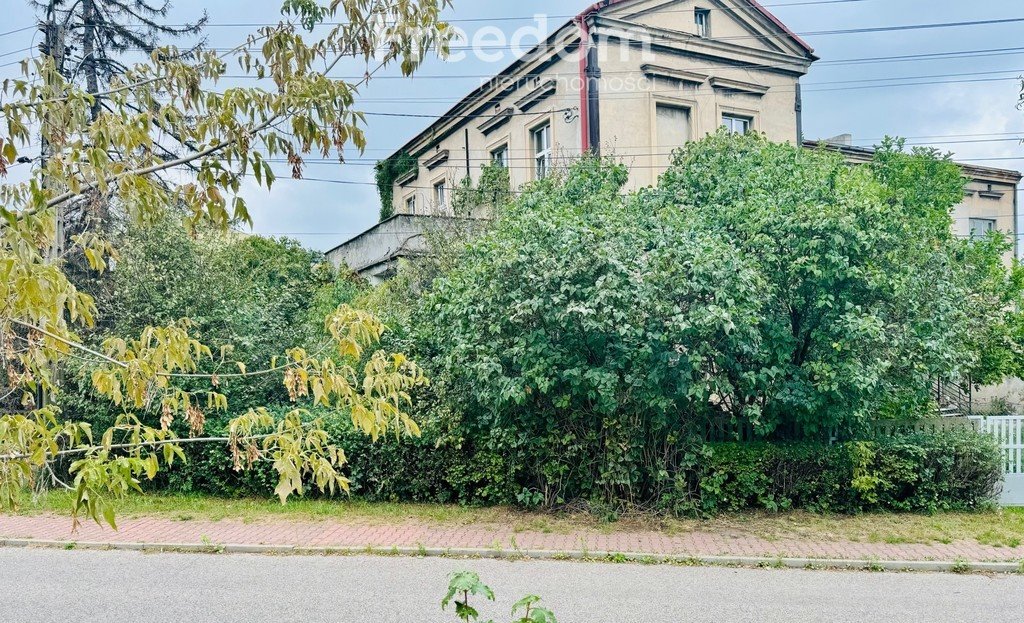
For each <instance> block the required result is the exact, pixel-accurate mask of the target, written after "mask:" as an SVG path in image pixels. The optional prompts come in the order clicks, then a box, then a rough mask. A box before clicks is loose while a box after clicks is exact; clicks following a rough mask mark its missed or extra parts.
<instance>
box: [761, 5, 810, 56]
mask: <svg viewBox="0 0 1024 623" xmlns="http://www.w3.org/2000/svg"><path fill="white" fill-rule="evenodd" d="M747 2H749V3H750V6H752V7H754V8H755V9H757V10H758V11H760V12H761V14H762V15H764V16H765V17H767V18H768V19H770V20H771V21H772V22H773V23H774V24H775V25H776V26H778V27H779V28H781V29H782V30H783V31H785V33H786V34H787V35H789V36H790V37H793V40H794V41H796V42H797V43H799V44H800V47H802V48H803V49H805V50H807V52H808V54H814V48H812V47H811V46H810V45H809V44H808V43H807V42H806V41H804V40H803V39H801V38H800V36H799V35H797V34H796V33H795V32H793V31H792V30H790V29H789V26H786V25H785V24H783V23H782V20H780V19H779V18H777V17H775V16H774V15H772V12H771V11H769V10H768V9H766V8H764V7H763V6H761V4H760V3H759V2H758V1H757V0H747Z"/></svg>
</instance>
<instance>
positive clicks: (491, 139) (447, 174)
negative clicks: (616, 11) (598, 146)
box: [394, 57, 581, 215]
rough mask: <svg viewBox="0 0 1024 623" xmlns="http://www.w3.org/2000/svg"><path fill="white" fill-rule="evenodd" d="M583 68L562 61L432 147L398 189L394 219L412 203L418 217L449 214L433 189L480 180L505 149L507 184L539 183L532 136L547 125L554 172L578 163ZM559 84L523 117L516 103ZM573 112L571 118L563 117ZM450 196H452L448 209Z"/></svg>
mask: <svg viewBox="0 0 1024 623" xmlns="http://www.w3.org/2000/svg"><path fill="white" fill-rule="evenodd" d="M578 75H579V63H578V61H577V60H576V59H575V57H573V59H572V60H569V59H563V60H559V61H556V62H555V64H554V65H552V66H550V67H549V68H548V69H547V70H546V71H545V72H544V73H543V74H542V77H541V78H537V79H532V80H529V81H528V82H527V84H526V85H525V86H523V87H521V88H519V89H515V90H514V91H512V92H511V93H508V94H507V95H505V96H503V97H497V98H494V99H492V100H489V101H490V102H493V105H491V106H489V107H488V112H487V113H484V114H482V115H479V116H477V117H474V118H472V119H470V120H468V121H467V122H466V123H464V124H462V125H461V126H460V127H459V128H458V130H457V131H455V132H453V133H451V134H450V135H449V136H447V137H445V138H443V139H441V140H439V141H437V142H435V143H433V144H432V145H431V146H430V148H429V149H428V150H427V151H426V152H424V153H423V154H422V155H421V156H420V157H419V158H418V161H419V168H418V175H417V176H416V178H415V179H413V180H411V181H409V182H407V183H406V184H404V185H403V184H397V183H396V184H395V193H394V201H395V213H396V214H404V213H407V212H408V210H407V202H408V200H409V198H410V197H415V198H416V213H417V214H432V215H437V214H442V215H446V214H451V211H450V209H449V207H448V206H445V205H438V202H437V201H436V200H435V198H434V185H435V184H436V183H438V182H440V181H442V180H443V181H445V182H446V184H447V188H448V189H452V188H454V187H456V186H457V185H458V184H459V182H460V181H462V180H463V179H465V177H466V175H467V172H468V174H469V176H470V178H471V179H472V180H473V181H474V183H475V182H477V181H478V180H479V179H480V170H481V168H482V167H484V166H485V165H487V164H489V163H490V161H491V152H492V151H494V150H495V149H497V148H498V147H500V146H502V145H506V146H507V147H508V149H509V152H508V158H509V165H508V168H509V178H510V181H511V185H512V188H517V187H519V186H522V185H524V184H526V183H528V182H530V181H532V180H534V179H536V175H535V171H534V164H533V155H532V149H531V148H530V132H531V130H533V129H535V128H537V127H538V126H540V125H543V124H545V123H548V124H550V126H551V131H552V132H551V136H552V141H553V155H554V157H555V161H556V162H555V164H556V166H557V165H558V164H559V163H562V164H564V163H565V162H567V161H568V160H570V159H573V158H578V157H579V156H580V154H581V150H580V132H581V122H580V118H579V113H578V109H579V104H580V95H579V90H578V82H579V80H578ZM549 79H554V80H555V92H554V94H552V95H550V96H548V97H546V98H544V99H543V100H542V101H541V102H539V103H538V104H536V105H535V106H533V107H532V108H530V109H529V110H528V111H526V112H523V111H522V110H520V109H519V108H518V107H516V106H515V103H516V101H518V100H519V99H520V98H522V97H523V96H524V95H525V94H526V93H528V92H530V91H531V90H533V89H535V88H538V87H539V86H540V85H541V84H543V83H544V82H545V81H546V80H549ZM508 108H511V109H512V110H513V111H514V112H513V115H512V116H511V117H510V118H509V120H508V121H507V122H506V123H504V124H503V125H501V126H500V127H498V128H496V129H494V130H493V131H491V132H490V133H488V134H485V133H484V132H483V131H481V130H480V129H479V128H480V126H481V125H482V124H483V123H484V122H486V121H488V120H489V119H490V116H489V115H491V114H494V113H495V112H497V111H500V110H505V109H508ZM568 109H573V111H572V112H570V113H566V112H563V111H565V110H568ZM466 130H468V131H469V162H468V169H467V161H466V154H467V152H466ZM445 150H447V151H448V154H449V155H448V160H447V161H446V162H444V163H443V164H440V165H437V166H436V167H434V168H433V169H429V168H428V167H427V166H426V163H427V162H428V161H429V159H430V158H431V157H432V156H435V155H436V154H438V153H441V152H443V151H445ZM450 197H451V191H450V190H449V201H448V203H449V205H450Z"/></svg>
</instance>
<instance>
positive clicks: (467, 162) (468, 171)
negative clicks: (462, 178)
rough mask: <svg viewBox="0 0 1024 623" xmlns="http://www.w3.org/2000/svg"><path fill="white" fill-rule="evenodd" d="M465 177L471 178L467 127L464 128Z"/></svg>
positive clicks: (471, 170)
mask: <svg viewBox="0 0 1024 623" xmlns="http://www.w3.org/2000/svg"><path fill="white" fill-rule="evenodd" d="M466 179H473V169H471V168H470V166H469V128H466Z"/></svg>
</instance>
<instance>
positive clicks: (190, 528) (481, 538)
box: [0, 516, 1024, 562]
mask: <svg viewBox="0 0 1024 623" xmlns="http://www.w3.org/2000/svg"><path fill="white" fill-rule="evenodd" d="M119 527H120V530H119V531H117V532H115V531H113V530H110V529H109V528H102V527H100V526H97V525H96V524H94V523H84V524H83V525H82V526H81V527H80V528H79V530H78V532H77V533H74V534H72V532H71V520H70V519H69V518H68V517H66V516H36V517H12V516H0V539H33V540H41V541H70V542H79V543H86V542H90V543H95V542H100V543H111V544H117V543H144V544H151V545H153V544H177V545H211V544H212V545H275V546H287V547H300V548H301V547H311V548H366V547H372V548H375V549H388V548H392V547H398V548H419V547H425V548H430V549H442V550H444V549H480V550H491V551H495V550H501V551H503V552H506V553H509V552H515V551H517V550H519V551H524V552H527V551H546V552H590V553H595V554H596V553H606V552H614V553H623V554H649V555H672V556H694V557H701V556H744V557H767V558H815V559H837V560H878V561H958V560H963V561H970V562H1017V561H1022V560H1024V546H1020V547H1014V548H1009V547H992V546H987V545H981V544H979V543H976V542H968V541H963V542H954V543H949V544H938V543H937V544H932V545H913V544H886V543H862V542H853V541H842V540H831V541H814V540H802V539H796V538H789V539H780V540H767V539H761V538H756V537H751V536H735V535H728V534H718V533H708V532H699V531H698V532H689V533H685V534H674V535H669V534H664V533H660V532H654V531H648V532H620V531H614V532H607V533H605V532H599V531H593V530H580V531H576V532H572V533H568V534H564V533H545V532H533V531H516V530H514V529H513V528H512V527H511V526H505V525H491V524H487V525H470V526H451V525H447V526H446V525H431V524H428V523H418V522H407V523H381V524H370V523H352V522H342V521H333V520H327V521H309V522H296V521H277V520H273V521H261V522H257V523H244V522H242V521H237V520H223V521H205V520H204V521H199V520H190V521H175V520H171V519H164V518H160V519H157V518H142V519H124V520H123V521H121V522H120V526H119Z"/></svg>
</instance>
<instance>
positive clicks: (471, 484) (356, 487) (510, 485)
mask: <svg viewBox="0 0 1024 623" xmlns="http://www.w3.org/2000/svg"><path fill="white" fill-rule="evenodd" d="M281 413H283V411H282V412H281ZM321 415H325V413H324V412H323V411H322V410H319V409H317V410H314V411H313V412H312V413H311V416H321ZM329 415H330V417H325V418H324V420H325V422H326V425H325V429H326V430H327V432H328V433H329V434H330V443H332V444H335V445H337V446H338V447H341V448H344V449H345V454H346V457H347V458H348V461H349V462H348V464H347V465H346V466H345V468H344V472H345V475H346V476H347V477H348V478H349V479H350V480H351V483H350V486H351V494H352V495H353V496H354V497H357V498H359V499H364V500H369V501H384V502H396V501H403V502H437V503H454V504H466V505H502V504H513V503H515V502H516V499H515V492H516V488H515V485H514V483H515V481H516V479H517V476H518V474H517V471H516V468H515V467H514V466H513V464H512V463H511V462H510V461H509V460H508V459H507V458H506V457H504V456H502V455H500V454H495V453H492V452H488V451H486V450H481V449H479V448H477V447H476V446H475V445H474V444H473V443H472V441H470V440H467V439H465V438H462V437H459V436H457V435H453V434H452V433H451V431H448V430H445V429H444V428H443V425H442V424H440V423H439V422H438V421H436V420H435V419H430V420H427V421H421V428H422V433H423V434H422V436H420V437H406V436H402V437H396V436H389V437H386V438H384V439H380V440H379V441H377V442H373V441H371V440H370V438H369V437H368V436H367V435H365V434H364V433H362V432H361V431H359V430H356V429H355V428H354V427H353V426H352V423H351V420H350V419H349V418H348V417H347V416H346V415H344V414H337V413H332V414H329ZM223 425H224V422H221V421H216V422H211V423H208V427H207V433H209V434H212V435H219V434H221V433H223V432H225V431H224V430H223ZM185 453H186V456H187V457H188V461H187V463H186V464H184V465H180V466H177V467H176V468H175V469H173V470H169V471H168V472H167V473H166V474H165V475H163V476H161V480H160V481H159V482H158V483H157V485H156V486H157V487H159V488H163V489H164V490H167V491H170V492H175V493H201V494H208V495H216V496H222V497H239V496H246V497H266V496H269V495H271V494H272V493H273V489H274V486H275V485H276V483H277V478H276V475H275V472H274V470H273V469H272V468H271V466H270V465H269V464H257V465H255V466H254V468H253V469H251V470H247V471H244V472H236V471H235V469H234V464H233V461H232V458H231V454H230V450H229V449H228V448H227V447H224V446H220V445H204V446H192V447H186V448H185Z"/></svg>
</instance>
